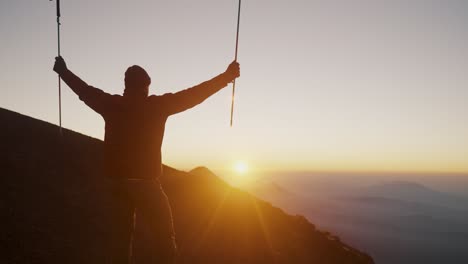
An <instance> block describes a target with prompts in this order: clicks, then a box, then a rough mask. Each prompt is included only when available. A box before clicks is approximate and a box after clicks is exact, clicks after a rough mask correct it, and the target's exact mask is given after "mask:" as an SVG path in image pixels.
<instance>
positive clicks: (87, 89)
mask: <svg viewBox="0 0 468 264" xmlns="http://www.w3.org/2000/svg"><path fill="white" fill-rule="evenodd" d="M54 71H55V72H56V73H58V74H59V75H60V78H61V79H62V80H63V81H64V82H65V83H66V84H67V85H68V86H69V87H70V88H71V89H72V90H73V92H75V93H76V94H77V95H78V96H79V97H80V100H82V101H83V102H85V104H86V105H88V106H89V107H91V108H92V109H93V110H94V111H96V112H98V113H99V114H103V112H104V111H105V109H106V106H107V105H108V101H109V99H110V97H111V95H110V94H107V93H105V92H103V91H102V90H100V89H97V88H94V87H92V86H89V85H88V84H87V83H86V82H85V81H83V80H81V79H80V77H78V76H76V75H75V74H74V73H73V72H72V71H70V70H69V69H68V68H67V65H66V63H65V60H64V59H63V58H62V57H61V56H59V57H56V58H55V64H54Z"/></svg>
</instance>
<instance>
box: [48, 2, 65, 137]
mask: <svg viewBox="0 0 468 264" xmlns="http://www.w3.org/2000/svg"><path fill="white" fill-rule="evenodd" d="M49 1H52V0H49ZM57 53H58V56H59V57H60V0H57ZM58 97H59V104H58V106H59V127H60V128H59V129H60V135H63V134H62V80H61V78H60V74H59V75H58Z"/></svg>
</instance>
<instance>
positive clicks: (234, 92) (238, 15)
mask: <svg viewBox="0 0 468 264" xmlns="http://www.w3.org/2000/svg"><path fill="white" fill-rule="evenodd" d="M240 11H241V0H239V8H238V10H237V32H236V52H235V54H234V61H236V62H237V50H238V48H239V24H240ZM235 95H236V79H234V81H233V82H232V98H231V122H230V125H231V127H232V120H233V116H234V98H235Z"/></svg>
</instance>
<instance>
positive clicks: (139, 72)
mask: <svg viewBox="0 0 468 264" xmlns="http://www.w3.org/2000/svg"><path fill="white" fill-rule="evenodd" d="M150 84H151V78H150V77H149V75H148V73H147V72H146V71H145V69H143V68H142V67H140V66H138V65H133V66H131V67H128V69H127V71H126V72H125V90H124V96H137V97H140V96H144V97H146V96H148V93H149V85H150Z"/></svg>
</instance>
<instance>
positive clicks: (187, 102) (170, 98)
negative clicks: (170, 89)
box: [162, 61, 240, 115]
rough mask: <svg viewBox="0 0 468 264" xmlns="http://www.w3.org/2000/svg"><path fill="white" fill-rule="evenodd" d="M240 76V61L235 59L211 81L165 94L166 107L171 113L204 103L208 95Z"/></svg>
mask: <svg viewBox="0 0 468 264" xmlns="http://www.w3.org/2000/svg"><path fill="white" fill-rule="evenodd" d="M239 76H240V67H239V63H237V62H236V61H234V62H232V63H231V64H230V65H229V67H228V68H227V69H226V71H225V72H224V73H221V74H220V75H218V76H216V77H214V78H213V79H211V80H209V81H206V82H203V83H201V84H199V85H196V86H194V87H191V88H188V89H186V90H182V91H180V92H177V93H175V94H165V95H163V96H162V98H163V99H164V107H165V109H166V110H167V112H168V114H169V115H172V114H176V113H180V112H183V111H185V110H187V109H190V108H192V107H194V106H196V105H198V104H200V103H202V102H203V101H205V100H206V99H207V98H208V97H210V96H211V95H213V94H215V93H216V92H218V91H219V90H221V89H222V88H224V87H226V86H227V84H228V83H230V82H232V81H233V80H234V79H236V78H237V77H239Z"/></svg>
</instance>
